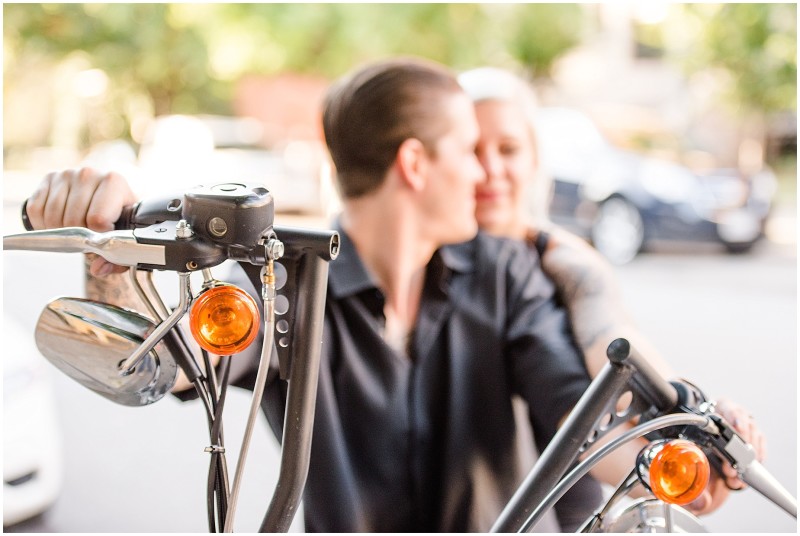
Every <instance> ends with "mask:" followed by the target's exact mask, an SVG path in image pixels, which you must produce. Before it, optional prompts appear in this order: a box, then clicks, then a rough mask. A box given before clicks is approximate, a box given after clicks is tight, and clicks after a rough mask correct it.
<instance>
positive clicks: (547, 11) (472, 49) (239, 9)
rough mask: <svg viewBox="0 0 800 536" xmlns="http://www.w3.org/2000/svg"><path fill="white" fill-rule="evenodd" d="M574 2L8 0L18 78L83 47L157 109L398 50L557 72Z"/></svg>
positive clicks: (205, 105) (213, 106)
mask: <svg viewBox="0 0 800 536" xmlns="http://www.w3.org/2000/svg"><path fill="white" fill-rule="evenodd" d="M580 10H581V8H580V7H579V6H577V5H574V4H559V5H549V4H534V5H525V4H520V5H506V6H494V5H482V4H461V3H459V4H427V3H412V4H334V3H325V4H301V3H285V4H271V3H270V4H237V3H231V4H227V3H226V4H4V6H3V11H4V42H5V45H6V47H7V51H8V53H7V56H8V57H10V58H11V60H10V61H9V60H7V61H6V65H5V71H6V75H13V69H14V67H15V65H16V64H15V62H20V61H22V62H23V63H24V59H25V58H30V57H32V56H37V57H42V58H48V59H49V60H50V61H52V62H56V61H59V60H61V59H63V58H65V57H68V56H69V55H70V54H72V53H74V52H75V51H83V52H84V53H85V54H86V55H87V56H88V57H89V58H90V59H91V63H92V66H93V67H96V68H100V69H102V70H104V71H105V72H106V73H107V74H108V75H109V77H110V79H111V80H112V81H113V82H114V83H115V84H116V85H117V86H119V87H121V88H124V90H123V93H126V94H144V95H147V97H148V98H149V99H150V100H151V102H152V106H153V109H154V111H155V113H157V114H164V113H176V112H185V113H191V112H195V111H199V110H203V111H206V112H217V111H224V110H225V108H226V105H227V104H226V102H227V100H228V99H229V97H230V95H231V92H232V88H233V84H234V83H235V81H236V80H237V79H238V78H239V77H241V76H243V75H245V74H251V73H260V74H275V73H279V72H285V71H293V72H300V73H310V74H315V75H322V76H325V77H329V78H332V77H336V76H339V75H341V74H342V73H344V72H346V71H347V70H349V69H351V68H352V67H353V66H355V65H358V64H361V63H364V62H367V61H371V60H375V59H378V58H382V57H386V56H390V55H416V56H422V57H427V58H429V59H432V60H435V61H439V62H442V63H445V64H447V65H450V66H452V67H454V68H456V69H460V68H468V67H473V66H475V65H478V64H486V63H506V64H510V63H518V64H521V65H522V66H524V67H527V68H529V69H530V71H531V72H534V73H543V74H546V73H547V72H548V70H549V67H550V65H551V64H552V62H553V61H554V60H555V58H557V57H558V56H559V55H560V54H562V53H563V52H564V51H565V50H567V49H569V48H570V47H571V46H573V45H574V44H575V43H577V33H576V29H575V27H574V26H575V21H577V20H579V19H580Z"/></svg>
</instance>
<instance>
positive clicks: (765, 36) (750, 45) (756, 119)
mask: <svg viewBox="0 0 800 536" xmlns="http://www.w3.org/2000/svg"><path fill="white" fill-rule="evenodd" d="M680 8H681V9H682V11H683V15H684V17H683V19H682V20H681V22H680V24H681V26H683V28H686V27H690V28H694V29H695V31H692V32H689V33H688V34H686V35H689V36H690V37H689V39H686V40H684V41H683V47H682V48H683V50H684V53H683V54H681V57H682V58H683V64H684V65H685V66H686V67H687V69H688V71H689V72H699V71H703V70H712V71H716V72H717V73H719V74H721V75H722V76H721V77H718V79H720V78H721V79H722V80H723V81H724V83H723V85H724V86H725V87H726V88H727V95H726V97H727V103H728V105H729V107H730V108H731V109H732V110H733V112H734V113H735V114H736V115H737V116H739V117H740V118H741V123H740V124H741V127H740V128H741V130H740V136H741V140H742V141H741V145H740V151H739V157H740V162H739V164H740V165H741V166H742V167H743V168H753V169H758V168H759V167H760V166H761V165H762V163H763V160H764V158H765V156H766V155H765V150H766V148H767V147H768V141H769V140H768V124H769V121H770V118H771V117H773V116H776V115H778V114H781V113H786V112H794V113H796V111H797V5H796V4H753V3H736V4H681V6H680ZM795 135H796V134H795Z"/></svg>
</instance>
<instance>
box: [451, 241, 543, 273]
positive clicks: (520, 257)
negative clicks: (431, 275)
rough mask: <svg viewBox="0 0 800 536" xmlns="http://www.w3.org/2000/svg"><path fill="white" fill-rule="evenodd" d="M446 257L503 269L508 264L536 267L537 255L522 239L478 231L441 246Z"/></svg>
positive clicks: (477, 267) (474, 267) (459, 262)
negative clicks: (460, 239) (462, 239)
mask: <svg viewBox="0 0 800 536" xmlns="http://www.w3.org/2000/svg"><path fill="white" fill-rule="evenodd" d="M442 253H443V255H445V257H446V259H448V260H449V261H451V262H452V263H453V264H456V265H458V266H463V267H470V268H471V271H476V270H480V269H481V268H487V267H489V268H494V269H504V268H507V267H508V266H509V265H522V266H530V267H535V268H537V269H538V266H539V256H538V255H537V254H536V252H535V251H534V250H532V248H529V247H528V245H527V244H526V243H525V242H523V241H522V240H516V239H513V238H506V237H498V236H493V235H489V234H487V233H484V232H479V233H478V234H477V235H476V236H475V237H474V238H473V239H472V240H469V241H467V242H462V243H460V244H452V245H448V246H445V247H443V248H442Z"/></svg>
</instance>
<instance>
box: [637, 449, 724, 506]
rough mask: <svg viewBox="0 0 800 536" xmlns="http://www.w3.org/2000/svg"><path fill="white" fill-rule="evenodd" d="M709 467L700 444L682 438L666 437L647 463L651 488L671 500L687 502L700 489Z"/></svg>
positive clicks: (654, 492)
mask: <svg viewBox="0 0 800 536" xmlns="http://www.w3.org/2000/svg"><path fill="white" fill-rule="evenodd" d="M710 475H711V469H710V466H709V463H708V458H706V455H705V454H704V453H703V451H702V450H700V447H698V446H697V445H695V444H694V443H692V442H691V441H686V440H684V439H675V440H673V441H669V442H668V443H666V444H665V445H664V447H663V448H662V449H661V450H660V451H659V452H658V453H657V454H656V455H655V457H654V458H653V461H652V462H651V464H650V489H651V490H652V491H653V495H655V496H656V498H657V499H659V500H661V501H664V502H665V503H670V504H689V503H690V502H692V501H693V500H695V499H696V498H698V497H699V496H700V494H701V493H703V490H705V489H706V485H707V484H708V478H709V476H710Z"/></svg>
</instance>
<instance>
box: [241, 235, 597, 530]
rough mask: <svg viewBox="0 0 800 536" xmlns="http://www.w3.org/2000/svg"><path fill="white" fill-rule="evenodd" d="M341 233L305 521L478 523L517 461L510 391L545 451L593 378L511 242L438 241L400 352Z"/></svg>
mask: <svg viewBox="0 0 800 536" xmlns="http://www.w3.org/2000/svg"><path fill="white" fill-rule="evenodd" d="M340 233H341V248H340V253H339V257H338V259H337V260H335V261H334V262H332V263H331V264H330V272H329V282H328V296H327V303H326V314H325V324H324V330H323V344H322V357H321V369H320V377H319V387H318V397H317V408H316V417H315V422H314V436H313V442H312V452H311V465H310V469H309V475H308V481H307V484H306V491H305V495H304V506H305V517H306V519H305V522H306V530H308V531H310V532H311V531H322V532H412V531H426V532H434V531H435V532H464V531H487V530H488V529H489V528H490V527H491V525H492V523H493V522H494V521H495V519H496V518H497V516H498V515H499V513H500V511H501V509H502V507H503V506H504V505H505V503H506V502H507V501H508V499H509V498H510V497H511V495H512V494H513V492H514V490H515V489H516V487H517V486H518V485H519V483H520V482H521V481H522V479H523V478H524V476H525V473H524V471H525V470H527V468H521V467H518V463H517V459H518V456H516V455H515V448H516V444H515V434H516V429H515V424H514V416H513V411H512V405H511V398H512V395H514V394H518V395H520V396H522V397H523V398H524V399H525V400H526V401H527V402H528V405H529V407H530V417H531V423H532V426H533V429H534V434H535V437H536V440H537V443H538V445H539V448H540V450H541V449H542V448H543V447H544V445H546V444H547V442H548V441H549V440H550V439H551V438H552V437H553V435H554V433H555V431H556V428H557V424H558V422H559V420H560V419H561V418H562V417H563V416H564V415H565V414H566V413H567V412H568V411H569V409H570V408H571V407H572V406H573V405H574V404H575V402H576V401H577V400H578V398H579V397H580V396H581V394H582V393H583V391H584V390H585V389H586V387H587V386H588V384H589V377H588V374H587V372H586V369H585V366H584V364H583V359H582V356H581V355H580V353H579V351H578V350H576V347H575V345H574V343H573V341H572V336H571V334H570V331H569V328H568V323H567V317H566V315H565V312H564V311H563V309H561V308H559V307H558V306H557V305H556V303H555V301H554V300H553V293H554V289H553V286H552V284H551V283H550V282H549V281H548V280H547V279H546V278H545V276H544V275H543V273H542V271H541V269H540V268H539V264H538V259H537V258H536V254H535V253H533V252H531V251H530V250H528V249H527V248H526V247H525V245H524V244H522V243H520V242H517V241H511V240H504V239H498V238H493V237H489V236H486V235H483V234H479V235H478V236H477V237H476V238H475V239H474V240H472V241H470V242H468V243H465V244H460V245H456V246H448V247H444V248H442V249H440V250H439V251H437V252H436V254H435V255H434V257H433V258H432V260H431V261H430V263H429V265H428V268H427V272H426V279H425V283H424V289H423V294H422V299H421V302H420V308H419V314H418V318H417V322H416V325H415V327H414V329H413V332H412V333H411V337H410V343H409V348H408V350H409V351H408V353H407V354H404V353H398V352H397V351H396V350H394V349H393V348H392V347H391V346H390V345H389V344H387V343H386V342H385V341H384V338H383V336H382V333H383V325H384V316H383V304H384V299H383V294H382V293H381V291H380V290H379V289H378V288H377V286H376V284H375V282H374V280H373V279H372V278H371V277H370V275H369V274H368V273H367V271H366V269H365V267H364V265H363V264H362V262H361V260H360V258H359V257H358V254H357V252H356V250H355V248H354V246H353V244H352V242H351V241H350V240H349V238H348V237H347V235H346V234H345V233H344V232H342V231H341V230H340ZM254 346H257V345H254ZM253 377H254V373H253V372H252V371H251V372H250V373H249V374H246V375H240V376H239V379H238V380H237V381H236V383H237V384H238V385H241V386H244V387H252V378H253ZM281 384H282V382H280V380H278V379H277V378H275V379H274V381H273V382H272V383H271V384H270V385H268V386H267V391H268V392H267V393H266V395H265V402H266V401H272V402H273V403H265V404H264V407H265V412H266V413H267V417H268V419H269V421H270V424H271V426H272V428H273V430H274V431H275V432H276V434H277V436H278V437H279V438H280V431H281V429H282V419H283V411H284V408H283V407H282V405H281V404H280V403H277V404H276V403H274V401H280V400H282V398H283V394H284V389H283V386H282V385H281Z"/></svg>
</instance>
